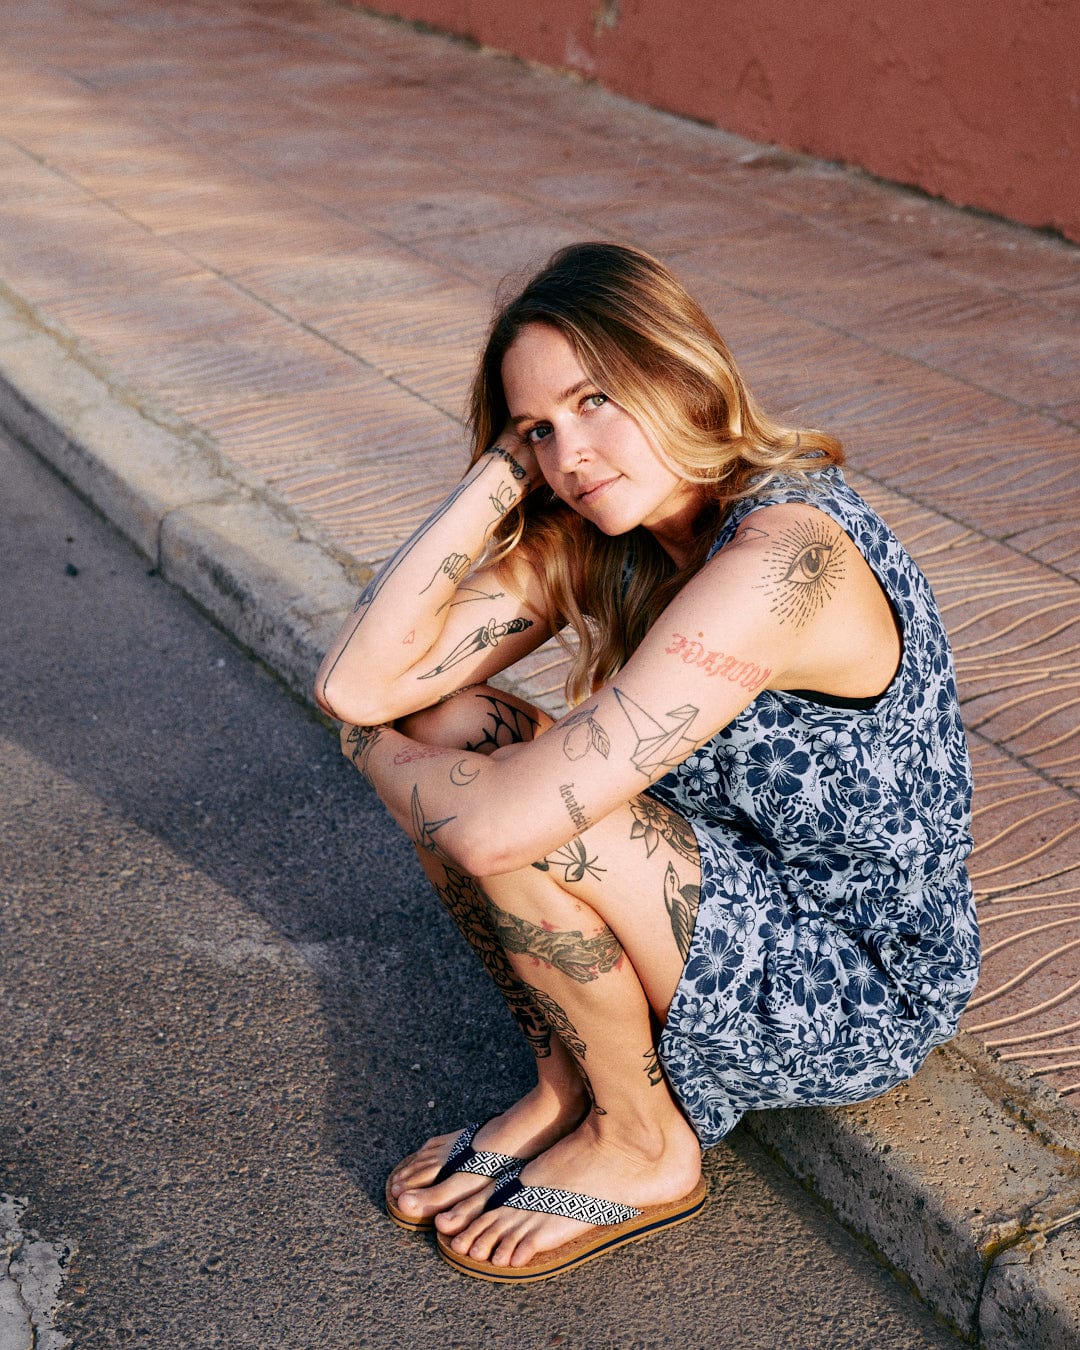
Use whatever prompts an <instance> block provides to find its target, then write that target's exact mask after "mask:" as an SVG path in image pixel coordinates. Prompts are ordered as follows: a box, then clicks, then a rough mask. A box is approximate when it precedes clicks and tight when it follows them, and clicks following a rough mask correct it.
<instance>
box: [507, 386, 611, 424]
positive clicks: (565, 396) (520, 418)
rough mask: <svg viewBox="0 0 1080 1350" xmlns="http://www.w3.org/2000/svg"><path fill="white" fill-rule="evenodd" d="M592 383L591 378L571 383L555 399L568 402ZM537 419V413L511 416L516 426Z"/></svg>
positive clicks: (558, 401) (559, 401)
mask: <svg viewBox="0 0 1080 1350" xmlns="http://www.w3.org/2000/svg"><path fill="white" fill-rule="evenodd" d="M592 383H593V381H592V380H589V379H585V380H578V382H577V384H573V385H571V386H570V388H569V389H564V390H563V391H562V393H561V394H560V395H559V396H558V398H557V399H556V400H555V401H556V402H557V403H568V402H569V401H570V400H571V399H572V398H573V397H574V395H575V394H580V393H581V391H582V390H583V389H585V388H586V387H587V386H588V385H590V384H592ZM536 420H537V418H536V415H535V413H518V415H517V416H516V417H511V418H510V421H511V422H512V423H513V424H514V426H517V425H518V423H519V422H535V421H536Z"/></svg>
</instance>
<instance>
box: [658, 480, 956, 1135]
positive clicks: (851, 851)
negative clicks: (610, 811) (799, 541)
mask: <svg viewBox="0 0 1080 1350" xmlns="http://www.w3.org/2000/svg"><path fill="white" fill-rule="evenodd" d="M781 502H805V503H806V504H807V505H810V506H814V507H816V508H817V509H818V510H819V511H823V512H824V513H825V514H826V515H828V516H830V517H832V519H833V520H835V521H836V522H837V523H838V524H839V525H840V526H841V527H842V528H843V529H844V530H845V531H846V532H847V534H848V535H849V536H850V538H851V539H852V540H853V541H854V543H855V544H856V546H857V547H858V548H859V550H860V552H861V553H862V554H863V556H864V557H865V558H866V560H867V562H868V563H869V565H870V567H871V568H872V569H873V571H874V573H875V575H876V576H877V578H878V580H879V581H880V582H881V585H882V586H883V587H884V590H885V593H886V594H887V595H888V597H889V599H890V601H891V603H892V605H893V608H894V611H895V613H896V616H897V619H898V621H899V624H900V629H901V636H902V641H903V654H902V657H901V661H900V667H899V669H898V671H897V673H896V675H895V677H894V678H893V680H892V682H891V684H890V685H889V687H888V689H887V690H886V691H885V692H884V693H883V694H882V695H881V697H880V698H878V699H874V700H859V701H849V702H848V703H846V704H839V705H837V706H833V704H832V703H826V702H825V701H823V700H824V699H825V697H826V696H824V695H822V696H816V697H807V696H804V695H799V694H795V693H786V692H776V691H771V690H766V691H764V692H763V693H761V694H760V695H758V697H757V698H756V699H754V701H753V702H752V703H751V704H750V705H749V706H748V707H747V708H745V709H744V710H743V712H742V713H741V714H740V715H739V716H738V717H737V718H736V719H735V720H734V721H733V722H731V723H730V724H729V725H728V726H726V727H725V728H724V729H723V730H722V731H721V732H719V733H718V734H717V735H716V736H715V737H714V738H713V739H712V740H711V741H709V743H708V744H707V745H705V746H703V747H702V748H701V749H700V750H698V751H696V752H695V753H694V754H693V755H691V756H690V758H689V759H687V760H686V761H685V762H684V763H682V764H680V765H679V767H678V768H676V769H674V770H673V771H672V772H671V773H669V774H667V775H666V776H665V777H664V778H662V779H660V780H659V781H658V782H657V783H655V784H654V785H653V787H652V788H651V789H650V792H651V793H652V794H653V795H654V796H655V797H657V798H659V799H660V800H661V801H663V802H665V803H666V804H667V805H669V806H671V807H672V808H674V809H675V810H676V811H678V812H679V814H680V815H682V816H683V817H684V818H685V819H686V820H687V821H688V822H689V823H690V824H691V826H692V827H693V830H694V833H695V835H696V837H697V842H698V848H699V850H700V854H701V873H702V888H701V903H700V907H699V910H698V915H697V923H696V926H695V929H694V934H693V940H692V943H691V947H690V952H689V956H688V959H687V963H686V967H685V970H684V972H683V976H682V980H681V981H680V983H679V987H678V989H677V990H676V992H675V998H674V1001H673V1002H672V1005H671V1010H670V1013H669V1015H668V1019H667V1022H666V1024H665V1027H664V1031H663V1035H662V1037H661V1040H660V1058H661V1061H662V1063H663V1065H664V1068H665V1071H666V1073H667V1075H668V1079H669V1081H670V1082H671V1084H672V1087H673V1090H674V1091H675V1093H676V1095H677V1096H678V1098H679V1100H680V1101H681V1103H682V1105H683V1108H684V1110H685V1111H686V1114H687V1116H688V1117H689V1119H690V1121H691V1123H692V1124H693V1126H694V1128H695V1129H696V1131H697V1133H698V1136H699V1138H700V1140H701V1142H702V1144H703V1146H706V1147H707V1146H709V1145H710V1144H714V1143H716V1141H717V1140H719V1139H721V1138H722V1137H723V1136H724V1135H725V1134H727V1133H728V1131H729V1130H731V1129H732V1127H733V1126H734V1125H735V1123H736V1121H737V1120H738V1119H739V1117H740V1116H741V1115H742V1113H743V1112H744V1111H749V1110H758V1109H761V1108H765V1107H779V1106H807V1105H825V1104H838V1103H850V1102H857V1101H863V1100H865V1099H867V1098H869V1097H874V1096H877V1095H878V1094H879V1093H882V1092H885V1091H886V1090H888V1089H889V1088H891V1087H894V1086H895V1085H896V1084H897V1083H900V1082H903V1081H904V1080H905V1079H907V1078H909V1077H910V1076H911V1075H912V1074H913V1073H914V1072H915V1071H916V1069H917V1068H918V1067H919V1065H920V1064H921V1063H922V1061H923V1060H924V1059H925V1058H926V1056H927V1054H929V1052H930V1050H932V1049H933V1047H934V1046H935V1045H938V1044H940V1043H941V1042H942V1041H945V1040H948V1038H949V1037H950V1036H952V1035H953V1033H954V1032H955V1030H956V1025H957V1022H958V1020H959V1018H960V1014H961V1012H962V1011H963V1008H964V1005H965V1003H966V1002H967V1000H968V998H969V996H970V994H971V990H972V989H973V988H974V985H975V981H976V978H977V976H978V970H979V936H978V928H977V925H976V920H975V908H974V903H973V900H972V895H971V885H970V882H969V881H968V877H967V873H966V870H965V868H964V859H965V858H966V857H967V855H968V853H969V852H970V851H971V837H970V833H969V827H970V806H971V766H970V763H969V760H968V753H967V745H966V741H965V738H964V730H963V726H962V724H961V720H960V713H959V708H958V704H957V694H956V683H955V677H954V674H953V666H952V654H951V651H950V648H949V643H948V639H947V637H946V635H945V629H944V626H943V624H942V621H941V617H940V615H939V614H938V611H937V606H936V604H935V602H934V598H933V596H932V594H931V591H930V586H929V583H928V582H927V580H926V578H925V577H924V576H923V575H922V573H921V572H920V571H919V569H918V568H917V567H916V565H915V563H914V562H913V561H912V560H911V558H910V557H909V556H908V554H907V553H906V552H905V550H904V548H903V546H902V545H901V544H900V542H899V540H898V539H897V538H896V536H895V535H894V534H893V533H892V531H891V530H889V528H888V527H887V526H886V525H885V524H884V522H883V521H882V520H881V519H880V518H879V517H878V516H877V515H876V514H875V513H874V512H873V511H872V510H871V509H870V507H869V506H868V505H867V504H866V503H865V502H864V501H863V500H862V499H861V498H860V497H859V496H858V495H857V494H856V493H855V492H854V491H852V489H851V488H850V487H849V486H848V485H847V483H846V482H845V481H844V478H843V475H842V474H841V473H840V471H839V470H838V469H829V470H824V471H822V472H820V473H817V474H813V475H811V476H810V477H809V478H799V479H798V480H795V479H791V478H783V479H781V480H778V481H776V482H774V483H772V484H770V485H769V487H768V488H767V489H766V490H765V491H764V493H763V494H762V495H761V496H756V497H753V498H750V499H748V500H745V501H742V502H740V503H738V504H737V505H736V507H735V509H734V511H733V513H732V514H731V516H730V517H729V518H728V520H726V521H725V523H724V527H723V529H722V530H721V532H720V534H719V536H718V537H717V540H716V543H715V545H714V547H713V552H715V551H716V549H719V548H720V547H722V546H723V545H724V544H725V543H727V542H728V541H729V540H730V539H731V538H732V536H733V535H734V533H735V530H736V528H737V527H738V526H739V524H740V523H741V522H742V521H743V520H745V519H746V517H747V516H748V515H749V514H750V513H751V512H752V511H754V510H757V509H759V508H760V507H763V506H771V505H775V504H777V503H781ZM819 700H820V701H819Z"/></svg>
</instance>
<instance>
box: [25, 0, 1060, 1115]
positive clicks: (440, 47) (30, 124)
mask: <svg viewBox="0 0 1080 1350" xmlns="http://www.w3.org/2000/svg"><path fill="white" fill-rule="evenodd" d="M0 89H2V90H3V94H2V97H0V289H2V291H3V293H4V294H5V295H6V296H7V298H8V299H9V300H12V301H15V302H17V303H19V304H21V305H22V306H24V307H26V308H28V309H29V311H30V312H31V313H32V314H33V315H34V316H35V317H36V319H37V321H38V322H39V323H40V324H41V325H43V326H45V327H47V328H49V329H50V330H51V331H52V332H53V333H54V334H58V335H59V336H60V337H61V338H62V340H63V341H64V342H66V343H68V344H70V350H71V351H72V352H73V353H75V354H76V355H77V357H78V358H79V359H81V360H83V361H85V362H87V363H89V364H91V365H92V366H94V367H95V368H96V369H98V370H99V371H103V372H105V373H106V374H107V377H108V379H109V380H110V382H111V383H112V384H113V386H114V388H115V389H116V390H117V391H118V393H119V394H120V395H121V396H128V397H130V398H131V399H133V400H136V401H141V402H146V401H149V402H150V403H151V404H153V405H155V406H158V407H160V408H163V409H166V410H167V411H168V413H169V415H170V416H172V417H179V418H180V419H182V420H183V421H184V422H185V423H186V424H187V425H188V426H189V427H191V428H193V429H194V430H196V431H197V432H198V433H200V434H201V435H202V436H203V437H204V438H208V439H209V440H210V442H211V443H213V444H214V445H216V446H217V448H218V449H219V450H220V451H221V452H222V453H223V454H224V455H225V456H227V457H228V458H229V459H230V460H232V461H233V462H234V463H235V464H237V465H238V466H240V468H241V469H242V470H243V471H244V472H245V473H246V474H247V475H248V476H249V478H253V479H255V480H259V481H262V482H263V483H265V484H266V485H267V486H268V488H269V489H270V490H271V492H272V493H273V494H276V495H277V496H278V497H279V498H281V499H284V500H285V501H287V502H288V503H290V504H291V505H292V506H294V507H295V508H297V509H299V510H300V511H302V512H303V513H305V515H306V516H307V517H308V518H309V519H310V520H311V521H312V522H313V523H314V525H315V527H316V528H317V529H318V530H319V531H320V532H321V533H322V535H323V537H325V538H326V539H327V540H330V541H333V542H334V543H335V544H337V545H338V546H340V547H343V548H344V549H345V550H347V551H348V552H349V553H351V554H352V555H353V556H354V557H356V558H357V559H359V560H361V561H363V562H365V563H375V562H378V561H379V560H380V559H382V558H384V557H386V556H387V554H388V553H389V552H390V551H391V550H392V549H393V548H394V547H395V546H396V544H397V543H399V542H400V541H401V539H402V538H403V537H404V536H405V535H407V533H408V532H409V531H410V530H411V529H412V528H413V527H414V526H415V525H416V524H418V523H419V521H420V520H421V519H422V518H423V517H424V516H425V514H426V513H427V512H428V511H429V510H430V509H431V508H432V507H433V506H434V505H435V504H436V503H437V502H438V501H439V500H440V499H441V497H442V496H443V495H444V494H445V493H446V491H447V490H448V489H449V487H450V486H451V485H452V483H453V482H454V481H455V479H456V477H457V475H458V474H459V472H460V469H461V466H462V463H463V456H464V439H463V433H462V429H461V423H460V416H461V411H462V407H463V403H464V397H465V391H466V388H467V384H468V381H469V377H470V372H471V367H472V361H473V358H474V354H475V350H476V347H477V344H478V342H479V340H480V337H481V335H482V333H483V331H484V329H485V325H486V322H487V318H488V316H489V314H490V311H491V306H492V302H493V298H494V296H495V295H496V294H497V292H498V290H499V288H500V286H501V285H502V284H503V283H504V280H505V279H506V278H507V277H508V276H509V277H510V278H511V283H510V284H512V282H513V279H515V278H518V277H520V276H522V275H523V274H524V273H527V272H528V271H529V270H530V269H532V268H533V267H534V266H535V265H537V264H538V263H540V262H542V261H543V259H544V258H545V257H546V256H547V255H548V254H549V253H550V252H551V251H552V250H553V249H554V248H556V247H558V246H560V245H562V244H564V243H568V242H571V241H573V240H577V239H581V238H586V237H593V238H611V239H619V240H626V241H630V242H633V243H637V244H639V245H641V246H643V247H645V248H648V249H650V250H651V251H653V252H655V253H657V254H659V255H660V256H662V257H663V258H664V259H665V260H666V261H668V262H669V263H670V264H671V265H673V266H674V268H675V269H676V271H677V272H678V273H679V274H680V275H681V276H682V277H683V278H684V280H686V282H687V283H688V284H689V286H690V288H691V290H693V291H694V292H695V293H696V294H697V295H698V297H699V298H700V299H701V300H702V301H703V302H704V303H705V305H706V307H707V308H708V309H709V311H710V313H711V314H712V315H713V317H714V319H715V320H716V322H717V324H718V326H719V327H720V329H721V331H722V332H723V333H724V334H725V336H726V337H727V338H728V340H729V342H730V343H731V345H732V347H733V349H734V351H735V353H736V355H737V357H738V358H739V359H740V361H741V363H742V365H743V367H744V369H745V371H746V373H747V375H748V377H749V379H750V382H751V384H752V386H753V387H754V388H755V389H756V390H757V391H758V393H759V395H760V396H761V397H762V398H763V399H764V401H765V402H766V404H767V405H768V406H770V407H771V409H772V410H773V411H774V412H776V413H777V414H779V415H781V416H786V417H789V418H790V419H792V420H794V421H797V422H799V423H803V424H812V425H820V426H825V427H828V428H829V429H830V430H832V431H834V432H836V433H837V434H839V435H840V436H841V437H842V438H843V439H844V441H845V443H846V445H847V447H848V451H849V456H850V469H851V475H850V476H851V478H852V480H853V482H854V483H855V485H856V486H857V487H858V488H859V489H860V490H861V491H863V492H864V494H865V495H866V496H867V497H868V498H869V499H870V501H871V502H872V503H873V504H874V505H875V506H877V507H878V508H879V509H880V510H881V511H882V512H883V513H884V514H885V515H886V517H887V518H888V519H889V520H890V521H891V522H892V523H893V525H894V526H895V527H896V528H897V529H898V531H899V533H900V534H901V536H902V537H903V538H904V540H905V542H906V543H907V544H908V546H909V547H910V548H911V550H912V552H913V553H914V555H915V557H916V558H917V559H918V560H919V562H920V563H921V565H922V566H923V567H924V569H925V570H926V572H927V573H928V575H929V576H930V578H931V580H932V582H933V584H934V587H935V590H936V592H937V595H938V597H939V599H940V601H941V603H942V606H943V608H944V611H945V615H946V619H947V622H948V624H949V628H950V632H951V634H952V638H953V642H954V646H955V650H956V657H957V665H958V671H959V677H960V684H961V692H962V698H963V705H964V714H965V718H966V722H967V725H968V728H969V731H970V733H971V741H972V751H973V755H974V759H975V765H976V778H977V798H976V817H975V830H976V839H977V848H976V852H975V855H974V857H973V859H972V862H971V870H972V875H973V877H974V880H975V885H976V888H977V891H978V895H979V903H980V912H981V915H982V923H983V932H984V940H985V946H986V964H985V973H984V976H983V979H982V982H981V984H980V987H979V989H978V991H977V993H976V997H975V999H974V1000H973V1002H972V1005H971V1007H970V1010H969V1012H968V1014H967V1016H966V1019H965V1025H966V1027H967V1028H968V1029H969V1030H970V1031H972V1032H973V1033H975V1034H976V1035H977V1036H978V1037H979V1038H980V1039H981V1040H983V1041H984V1043H985V1044H986V1045H987V1046H989V1047H990V1048H992V1049H994V1050H995V1051H996V1052H997V1053H1000V1054H1001V1055H1002V1056H1004V1057H1006V1058H1008V1059H1010V1060H1017V1061H1020V1062H1021V1063H1022V1064H1024V1065H1025V1066H1026V1067H1027V1068H1028V1069H1029V1070H1030V1071H1032V1072H1034V1073H1036V1074H1038V1075H1039V1076H1040V1077H1041V1078H1042V1079H1043V1080H1044V1081H1045V1082H1046V1083H1048V1084H1049V1085H1050V1086H1052V1087H1054V1088H1055V1089H1056V1090H1057V1091H1058V1093H1060V1094H1061V1095H1062V1097H1063V1098H1064V1100H1066V1101H1069V1099H1070V1097H1071V1095H1072V1094H1073V1093H1080V811H1078V789H1080V662H1078V660H1077V655H1078V653H1080V603H1078V602H1080V531H1078V529H1077V521H1078V519H1080V473H1078V470H1080V385H1078V380H1077V375H1078V373H1080V346H1078V340H1077V339H1078V329H1080V325H1078V318H1080V250H1078V249H1076V248H1074V247H1071V246H1069V245H1067V244H1063V243H1061V242H1059V241H1057V240H1054V239H1052V238H1049V237H1044V236H1040V235H1036V234H1033V233H1031V232H1029V231H1026V230H1023V229H1021V228H1019V227H1014V226H1011V225H1008V224H1004V223H1001V222H998V221H994V220H992V219H988V218H984V217H980V216H978V215H974V214H971V213H965V212H961V211H957V210H953V209H951V208H949V207H948V206H946V205H943V204H941V203H938V202H933V201H930V200H927V199H925V198H923V197H921V196H919V195H917V194H914V193H910V192H907V191H904V190H902V189H900V188H896V187H892V186H889V185H885V184H881V183H878V182H875V181H874V180H872V179H870V178H868V177H866V176H863V175H860V174H856V173H851V172H847V171H844V170H843V169H840V168H836V167H831V166H827V165H823V164H821V163H819V162H816V161H810V160H806V159H802V158H799V157H796V156H791V155H788V154H785V153H780V152H777V151H774V150H771V149H769V148H766V147H762V146H756V145H753V144H751V143H749V142H746V141H743V140H740V139H738V138H736V137H732V136H728V135H726V134H724V133H722V132H719V131H716V130H712V129H708V128H704V127H700V126H696V125H693V124H691V123H687V122H682V121H679V120H677V119H675V118H672V117H669V116H666V115H664V114H660V113H656V112H652V111H650V110H648V109H644V108H641V107H638V106H635V105H633V104H630V103H628V102H626V101H623V100H620V99H617V98H614V97H611V96H609V95H606V94H604V93H603V92H601V91H599V90H597V89H595V88H591V87H588V86H585V85H581V84H577V83H574V82H571V81H569V80H566V79H563V78H560V77H557V76H555V75H552V74H550V73H546V72H543V71H537V70H532V69H529V68H528V67H526V66H524V65H522V64H520V63H517V62H515V61H512V60H510V59H506V58H502V57H498V56H496V55H493V54H491V53H485V52H478V51H475V50H472V49H470V48H469V47H467V46H465V45H463V44H459V43H455V42H451V41H449V40H446V39H442V38H438V37H435V36H431V35H427V34H422V33H419V32H416V31H414V30H412V29H410V28H409V27H407V26H404V25H399V24H395V23H392V22H388V21H385V20H381V19H374V18H371V17H369V16H365V15H363V14H361V13H359V12H357V11H355V10H351V9H348V8H345V7H341V6H339V5H335V4H332V3H326V2H325V0H238V2H237V3H230V4H228V5H221V4H220V3H217V2H216V0H85V2H84V3H78V0H9V3H8V4H7V5H5V8H4V34H3V37H2V39H0ZM525 674H526V682H527V684H528V687H529V688H530V689H531V691H532V692H533V694H534V696H535V697H537V698H539V699H540V700H541V701H544V702H546V703H547V704H548V706H553V707H554V706H557V704H558V686H559V683H560V677H559V658H558V655H557V653H556V654H552V653H551V652H548V651H546V652H543V653H541V654H539V655H538V656H537V657H536V658H535V659H534V660H533V661H532V662H531V664H530V666H529V668H528V670H527V671H526V673H525ZM1075 1100H1076V1101H1078V1102H1080V1096H1078V1097H1077V1098H1075Z"/></svg>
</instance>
